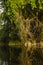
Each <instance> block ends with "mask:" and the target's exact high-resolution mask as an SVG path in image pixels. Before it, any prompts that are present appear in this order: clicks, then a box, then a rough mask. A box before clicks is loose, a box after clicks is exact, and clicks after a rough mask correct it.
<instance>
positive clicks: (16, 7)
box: [0, 0, 43, 65]
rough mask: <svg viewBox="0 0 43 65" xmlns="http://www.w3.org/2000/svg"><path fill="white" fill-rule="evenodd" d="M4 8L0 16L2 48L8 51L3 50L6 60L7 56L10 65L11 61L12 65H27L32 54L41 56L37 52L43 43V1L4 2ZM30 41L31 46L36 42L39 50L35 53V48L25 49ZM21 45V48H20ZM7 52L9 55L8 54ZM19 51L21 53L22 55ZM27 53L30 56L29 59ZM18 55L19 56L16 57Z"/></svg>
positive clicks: (15, 0)
mask: <svg viewBox="0 0 43 65" xmlns="http://www.w3.org/2000/svg"><path fill="white" fill-rule="evenodd" d="M2 7H3V8H4V11H3V12H2V13H1V14H0V45H3V47H2V48H5V49H6V50H5V49H4V50H5V51H3V49H2V51H3V52H4V55H5V58H6V55H7V56H8V62H9V63H10V61H11V65H13V64H14V62H15V64H16V63H17V65H19V62H18V60H19V61H20V62H22V65H27V64H26V63H27V62H28V59H30V58H31V57H33V56H32V54H33V55H34V54H36V55H39V54H40V51H39V54H38V52H37V49H38V48H39V46H40V44H38V43H40V42H43V0H2ZM28 41H30V42H31V46H32V44H34V41H35V42H36V47H37V49H36V50H35V51H34V50H33V48H31V49H30V50H29V51H27V50H28V45H27V47H25V43H27V42H28ZM28 44H29V43H28ZM9 45H10V46H11V48H10V46H9ZM12 45H13V47H12ZM14 45H17V46H14ZM19 45H20V48H18V47H19ZM14 47H15V48H14ZM7 49H8V50H7ZM21 49H22V53H21ZM38 50H39V49H38ZM6 51H7V52H8V54H6ZM19 51H20V53H21V54H20V55H19ZM31 51H33V53H31ZM14 52H15V53H14ZM28 52H29V53H28ZM41 52H42V51H41ZM27 53H28V55H29V57H28V59H27V56H28V55H27ZM9 54H10V56H9ZM16 54H18V55H17V56H15V55H16ZM26 55H27V56H26ZM30 55H31V57H30ZM36 55H35V56H36ZM18 56H20V57H18ZM10 57H11V58H10ZM14 57H15V58H14ZM41 57H42V56H41ZM9 58H10V60H9ZM16 58H17V59H16ZM20 58H21V59H20ZM34 58H36V57H34ZM42 59H43V58H42ZM42 59H41V60H42ZM33 60H34V59H33ZM36 60H37V58H36ZM25 61H26V62H25ZM38 61H39V60H38ZM32 62H33V61H32ZM33 64H34V63H33ZM42 64H43V63H42ZM29 65H31V64H29Z"/></svg>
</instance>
